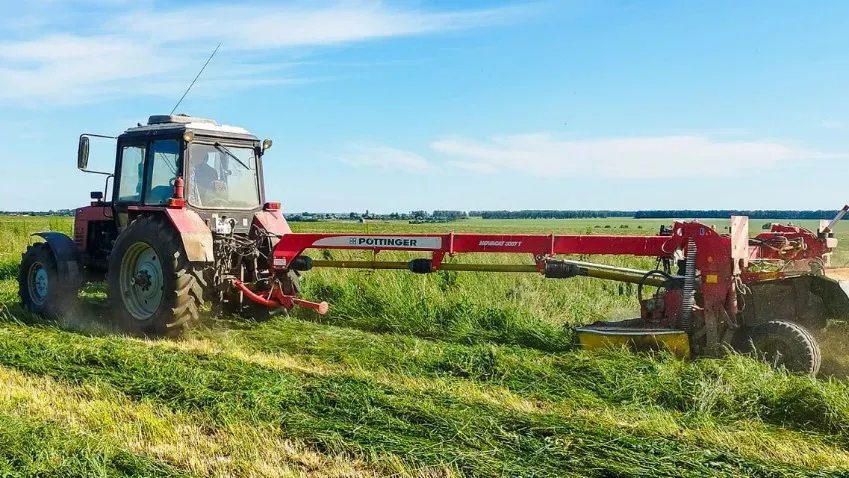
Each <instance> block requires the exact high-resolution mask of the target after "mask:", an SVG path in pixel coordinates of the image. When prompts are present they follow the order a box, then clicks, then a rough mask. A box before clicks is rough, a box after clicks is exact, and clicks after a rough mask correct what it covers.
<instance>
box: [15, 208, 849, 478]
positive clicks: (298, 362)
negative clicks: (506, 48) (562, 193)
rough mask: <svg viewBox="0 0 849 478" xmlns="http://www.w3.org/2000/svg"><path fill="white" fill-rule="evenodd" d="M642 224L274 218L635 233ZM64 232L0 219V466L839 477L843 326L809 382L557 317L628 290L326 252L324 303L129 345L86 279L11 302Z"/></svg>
mask: <svg viewBox="0 0 849 478" xmlns="http://www.w3.org/2000/svg"><path fill="white" fill-rule="evenodd" d="M711 222H715V223H716V224H717V227H718V228H721V227H724V225H725V224H726V222H725V221H711ZM661 223H666V221H636V220H630V219H607V220H528V221H525V220H487V221H484V220H469V221H463V222H459V223H454V224H435V225H415V226H413V225H409V224H406V223H400V222H396V223H368V224H354V223H341V222H339V223H308V224H294V225H293V227H294V228H295V229H296V230H298V231H352V232H366V231H368V232H389V231H391V232H402V231H417V232H418V231H421V232H425V231H427V232H431V231H447V230H452V229H453V230H455V231H456V232H471V231H480V232H494V231H505V232H530V233H550V232H554V233H593V234H602V233H611V234H614V233H615V234H625V233H628V234H635V233H645V234H650V233H654V232H656V230H657V228H658V227H659V225H660V224H661ZM761 224H762V223H761V222H753V223H752V230H753V232H754V231H758V230H759V228H760V225H761ZM606 225H610V226H611V227H610V228H605V226H606ZM803 225H806V226H811V224H805V223H803ZM847 225H849V224H846V223H844V224H842V225H841V229H840V230H839V238H840V239H842V240H843V241H844V245H846V246H847V248H846V249H847V251H849V228H847V227H846V226H847ZM596 226H598V227H596ZM623 226H627V228H625V227H623ZM70 229H71V222H70V220H69V219H64V218H63V219H59V218H9V217H0V383H2V385H3V386H2V387H0V476H18V475H20V476H281V475H284V476H285V475H294V476H300V475H309V476H313V475H319V476H352V475H353V476H372V475H380V476H386V475H395V476H493V475H499V476H503V475H506V476H604V477H608V476H676V477H677V476H840V475H847V476H849V386H847V383H846V381H845V377H846V376H847V374H849V373H847V372H849V358H847V357H846V354H845V351H844V347H843V343H844V340H845V334H846V333H847V332H849V328H847V327H845V326H843V324H831V325H830V326H829V328H828V329H827V330H826V332H825V334H824V335H822V336H821V337H820V339H821V341H822V343H823V347H824V355H825V363H824V366H823V368H824V373H823V374H822V376H821V377H820V378H819V379H814V378H810V377H799V376H791V375H788V374H786V373H782V372H780V371H774V370H771V369H770V368H768V367H767V366H765V365H762V364H760V363H757V362H754V361H752V360H750V359H747V358H744V357H740V356H732V357H728V358H724V359H719V360H717V359H703V360H697V361H692V362H685V361H681V360H678V359H675V358H672V357H669V356H667V355H660V356H654V357H651V356H648V355H638V354H630V353H625V352H618V351H609V352H595V353H588V352H583V351H577V350H574V349H573V347H572V345H571V344H572V335H571V332H570V329H569V326H571V325H574V324H577V323H582V322H590V321H593V320H596V319H599V318H604V317H629V316H633V315H634V314H636V313H637V305H636V297H635V295H636V291H635V289H634V288H633V287H626V286H619V285H618V284H613V283H607V282H601V281H598V280H595V279H588V278H576V279H570V280H565V281H556V280H545V279H543V278H542V277H538V276H536V275H521V274H520V275H509V274H483V273H478V274H474V273H447V272H439V273H436V274H431V275H427V276H422V275H413V274H409V273H404V272H390V271H385V272H374V271H354V270H344V271H340V270H326V269H323V270H315V271H311V272H308V273H305V274H304V276H303V277H302V280H303V286H304V291H305V296H306V297H307V298H311V299H315V300H327V301H329V302H330V303H331V312H330V313H329V314H328V315H326V316H323V317H318V316H316V315H314V314H313V313H311V312H310V311H300V312H298V313H296V314H295V315H294V316H293V317H288V318H286V317H278V318H275V319H274V320H272V321H270V322H266V323H262V324H254V323H249V322H244V321H241V320H237V319H235V318H234V317H211V316H208V315H207V316H206V317H205V318H204V322H203V324H202V325H201V327H200V328H199V329H198V330H196V331H194V332H193V333H192V334H191V335H190V336H189V337H187V338H185V339H183V340H178V341H168V340H158V341H145V340H138V339H131V338H126V337H122V336H120V334H118V333H117V332H115V331H114V330H113V329H112V327H111V324H110V322H109V317H108V312H107V308H106V304H105V293H104V288H103V286H101V285H97V284H91V285H88V286H87V287H86V288H85V289H84V290H83V291H82V292H81V294H80V295H81V297H80V305H79V306H78V307H76V308H75V309H74V310H70V311H68V314H67V315H68V317H67V318H66V319H64V320H63V321H62V323H58V324H57V323H53V324H48V323H44V322H41V321H38V320H35V319H34V318H32V317H29V316H27V315H26V314H25V313H23V312H22V311H21V310H20V309H19V307H18V306H17V282H16V275H17V267H18V262H19V260H20V255H21V252H22V251H23V250H24V249H25V248H26V245H27V244H28V242H29V240H30V238H29V237H28V234H29V233H30V232H33V231H39V230H57V231H63V232H70ZM313 256H314V257H316V258H318V257H319V255H318V254H313ZM331 256H332V257H333V258H352V257H362V258H366V257H369V256H370V254H366V253H341V252H338V251H334V252H333V253H332V255H331ZM402 256H404V255H403V254H400V253H397V254H386V253H381V254H380V256H379V257H382V258H385V259H392V258H393V257H394V258H400V257H402ZM587 259H589V258H587ZM592 259H593V260H598V261H600V262H602V261H603V262H607V263H611V264H622V265H627V266H632V267H641V268H649V267H652V265H653V263H652V261H650V260H644V259H636V258H630V257H623V258H615V257H607V258H592ZM457 260H462V261H475V262H478V261H499V262H508V261H513V262H515V261H523V262H529V261H530V258H529V257H510V256H491V255H490V256H484V255H480V256H477V257H475V256H472V255H470V256H465V257H458V258H457ZM846 263H849V254H847V253H846V252H842V253H840V254H839V255H837V256H836V257H835V265H845V264H846ZM4 473H5V475H3V474H4Z"/></svg>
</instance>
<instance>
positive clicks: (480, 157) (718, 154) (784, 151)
mask: <svg viewBox="0 0 849 478" xmlns="http://www.w3.org/2000/svg"><path fill="white" fill-rule="evenodd" d="M431 147H432V148H433V149H434V150H435V151H437V152H440V153H443V154H446V155H448V156H451V157H455V158H462V161H460V162H462V163H463V166H461V167H464V168H465V169H469V170H472V169H475V168H476V169H477V170H478V171H481V172H483V171H486V172H491V171H493V170H512V171H519V172H523V173H528V174H532V175H536V176H540V177H557V176H560V177H564V176H575V177H580V176H585V177H608V178H682V177H727V176H732V175H735V174H739V173H746V172H757V171H761V170H766V169H772V168H777V167H781V166H783V165H786V164H789V163H792V162H794V161H803V160H826V159H839V158H847V157H849V155H846V154H829V153H823V152H819V151H815V150H811V149H806V148H802V147H798V146H794V145H791V144H787V143H782V142H777V141H717V140H713V139H711V138H709V137H704V136H656V137H625V138H609V139H582V140H574V139H561V138H558V137H556V136H555V135H553V134H548V133H534V134H519V135H510V136H499V137H494V138H490V139H489V140H486V141H475V140H470V139H464V138H452V139H442V140H438V141H434V142H433V143H431ZM455 165H456V164H455Z"/></svg>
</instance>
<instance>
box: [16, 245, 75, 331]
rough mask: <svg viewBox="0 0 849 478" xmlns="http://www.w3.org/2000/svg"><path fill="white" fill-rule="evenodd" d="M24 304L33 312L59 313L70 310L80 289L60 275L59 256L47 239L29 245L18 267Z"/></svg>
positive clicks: (19, 283) (53, 314)
mask: <svg viewBox="0 0 849 478" xmlns="http://www.w3.org/2000/svg"><path fill="white" fill-rule="evenodd" d="M18 295H19V296H20V298H21V305H22V306H23V307H24V308H25V309H26V310H28V311H30V312H32V313H33V314H38V315H44V316H54V317H57V316H59V315H61V314H62V312H63V311H65V312H66V311H67V308H68V306H70V305H71V304H72V302H73V300H74V298H75V295H76V290H75V289H74V288H72V287H68V286H67V285H65V284H64V283H63V281H62V279H61V278H60V277H59V271H58V268H57V265H56V258H55V257H54V256H53V251H52V250H50V246H48V245H47V244H46V243H43V242H40V243H37V244H33V245H31V246H29V247H27V251H26V252H25V253H24V255H23V257H21V265H20V269H19V271H18Z"/></svg>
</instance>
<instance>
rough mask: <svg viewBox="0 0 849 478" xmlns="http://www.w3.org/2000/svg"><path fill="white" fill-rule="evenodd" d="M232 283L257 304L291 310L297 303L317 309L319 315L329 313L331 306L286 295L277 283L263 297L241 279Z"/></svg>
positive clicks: (232, 280) (233, 280)
mask: <svg viewBox="0 0 849 478" xmlns="http://www.w3.org/2000/svg"><path fill="white" fill-rule="evenodd" d="M230 281H231V282H232V284H233V285H234V286H236V288H237V289H239V291H241V292H242V293H243V294H245V297H247V298H249V299H250V300H252V301H254V302H256V303H257V304H260V305H263V306H265V307H268V308H272V309H276V308H277V307H284V308H285V309H286V310H291V309H292V308H294V307H295V306H296V305H297V306H300V307H305V308H307V309H312V310H315V311H316V312H318V313H319V315H324V314H326V313H327V310H328V309H329V307H330V306H328V305H327V302H311V301H308V300H304V299H299V298H297V297H295V296H292V295H285V294H283V291H282V290H280V287H279V286H277V285H276V284H275V285H274V287H273V288H272V289H271V291H270V292H269V294H268V297H267V298H266V297H262V296H260V295H259V294H256V293H254V292H253V291H251V290H250V289H249V288H248V287H247V286H246V285H245V284H243V283H242V281H240V280H239V279H235V278H233V279H230Z"/></svg>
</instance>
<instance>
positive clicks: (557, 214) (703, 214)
mask: <svg viewBox="0 0 849 478" xmlns="http://www.w3.org/2000/svg"><path fill="white" fill-rule="evenodd" d="M837 212H838V211H837V210H836V209H835V210H821V209H820V210H816V211H812V210H808V211H791V210H771V209H758V210H751V211H745V210H732V209H684V210H671V209H656V210H655V209H651V210H646V211H610V210H573V211H558V210H543V209H538V210H537V209H534V210H522V211H470V212H469V217H481V218H483V219H595V218H608V217H632V218H634V219H669V218H680V219H726V218H728V217H730V216H749V218H751V219H796V220H801V219H832V218H834V216H836V215H837Z"/></svg>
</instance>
